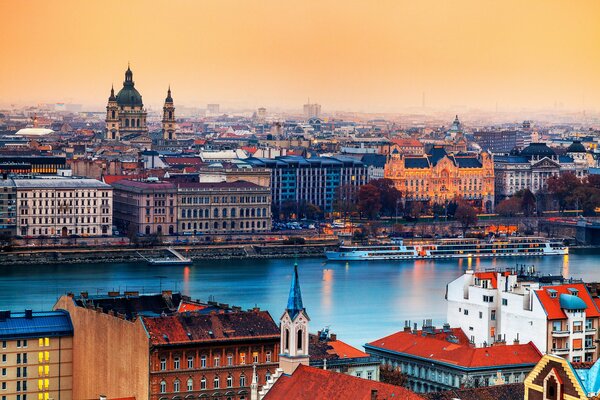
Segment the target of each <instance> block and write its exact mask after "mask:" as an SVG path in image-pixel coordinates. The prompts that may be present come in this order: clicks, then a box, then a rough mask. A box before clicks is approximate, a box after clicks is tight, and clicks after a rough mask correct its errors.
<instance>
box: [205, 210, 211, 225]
mask: <svg viewBox="0 0 600 400" xmlns="http://www.w3.org/2000/svg"><path fill="white" fill-rule="evenodd" d="M209 214H210V213H209V212H208V208H207V209H206V210H204V218H208V216H209ZM206 227H207V228H208V225H206Z"/></svg>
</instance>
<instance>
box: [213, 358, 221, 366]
mask: <svg viewBox="0 0 600 400" xmlns="http://www.w3.org/2000/svg"><path fill="white" fill-rule="evenodd" d="M220 366H221V357H219V356H216V357H215V361H214V363H213V367H220Z"/></svg>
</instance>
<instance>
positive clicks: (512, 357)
mask: <svg viewBox="0 0 600 400" xmlns="http://www.w3.org/2000/svg"><path fill="white" fill-rule="evenodd" d="M449 335H454V337H455V338H456V342H457V343H453V342H451V341H449V340H448V337H449ZM368 345H369V346H372V347H376V348H380V349H385V350H391V351H394V352H397V353H403V354H408V355H412V356H417V357H421V358H425V359H430V360H436V361H439V362H443V363H447V364H453V365H458V366H461V367H465V368H480V367H492V366H505V365H513V364H532V365H533V364H536V363H537V362H538V361H539V360H540V358H542V354H541V353H540V351H539V350H538V349H537V347H535V345H534V344H533V343H532V342H529V343H527V344H517V345H496V346H490V347H475V346H473V345H472V344H470V343H469V339H468V338H467V336H466V335H465V333H464V332H463V331H462V329H460V328H453V329H451V330H450V332H448V333H445V332H442V331H441V330H436V334H435V335H431V334H428V335H426V336H423V335H422V331H417V333H416V334H413V333H412V332H404V331H401V332H397V333H394V334H392V335H390V336H387V337H384V338H383V339H379V340H376V341H374V342H371V343H369V344H368Z"/></svg>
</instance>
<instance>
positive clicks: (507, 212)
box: [496, 197, 521, 218]
mask: <svg viewBox="0 0 600 400" xmlns="http://www.w3.org/2000/svg"><path fill="white" fill-rule="evenodd" d="M519 211H521V200H520V199H519V198H518V197H511V198H509V199H505V200H502V201H501V202H500V203H498V205H497V206H496V212H497V213H498V215H500V216H501V217H507V218H512V217H516V216H517V214H518V213H519Z"/></svg>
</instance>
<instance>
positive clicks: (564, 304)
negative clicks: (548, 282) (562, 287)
mask: <svg viewBox="0 0 600 400" xmlns="http://www.w3.org/2000/svg"><path fill="white" fill-rule="evenodd" d="M559 302H560V308H562V309H563V310H585V309H586V308H587V305H586V304H585V301H583V300H582V299H581V297H578V296H574V295H572V294H561V295H560V298H559Z"/></svg>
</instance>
